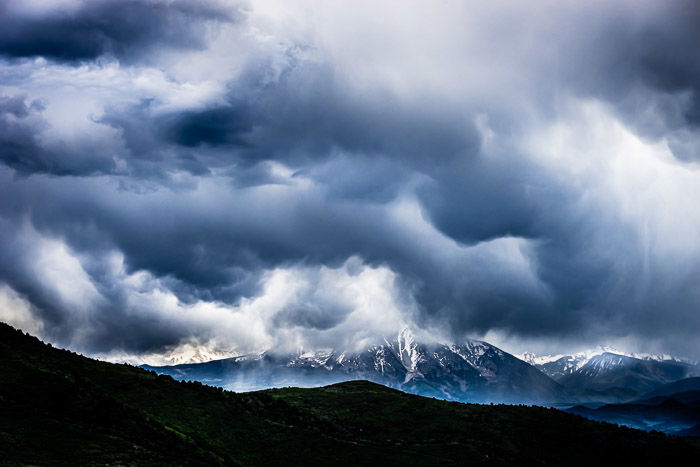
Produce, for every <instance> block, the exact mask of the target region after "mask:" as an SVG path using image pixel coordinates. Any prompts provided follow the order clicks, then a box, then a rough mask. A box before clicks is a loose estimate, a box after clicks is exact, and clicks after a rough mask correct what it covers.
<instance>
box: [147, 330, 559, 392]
mask: <svg viewBox="0 0 700 467" xmlns="http://www.w3.org/2000/svg"><path fill="white" fill-rule="evenodd" d="M143 368H146V369H150V370H153V371H156V372H158V373H162V374H168V375H170V376H172V377H173V378H176V379H183V380H197V381H202V382H206V383H207V384H213V385H216V386H221V387H225V388H228V389H233V390H255V389H265V388H268V387H281V386H288V385H295V386H314V385H316V386H318V385H323V384H332V383H335V382H340V381H346V380H354V379H367V380H369V381H374V382H377V383H380V384H384V385H386V386H389V387H394V388H397V389H401V390H403V391H407V392H411V393H415V394H420V395H427V396H431V397H439V398H442V399H447V400H458V401H466V402H513V403H515V402H517V403H521V402H530V403H550V402H553V401H557V400H560V399H565V398H566V393H565V390H564V388H563V387H562V386H561V385H559V384H558V383H556V382H555V381H553V380H552V379H551V378H549V377H547V376H546V375H544V374H542V373H541V372H540V371H539V370H537V369H536V368H535V367H533V366H531V365H529V364H527V363H525V362H523V361H521V360H519V359H518V358H516V357H514V356H512V355H511V354H509V353H507V352H505V351H503V350H501V349H499V348H497V347H495V346H493V345H491V344H489V343H487V342H483V341H478V340H468V341H466V342H464V343H462V344H445V343H439V342H420V341H418V340H416V338H415V336H414V334H413V333H412V332H411V330H410V329H408V328H403V329H401V330H400V331H399V332H398V333H397V335H396V336H394V337H393V338H392V337H385V338H383V339H382V340H381V341H380V342H377V343H376V344H375V345H371V346H369V347H367V348H366V349H364V350H362V351H359V352H348V351H335V350H323V351H317V352H298V353H295V354H284V353H281V354H280V353H275V352H264V353H261V354H251V355H246V356H242V357H233V358H230V359H223V360H217V361H213V362H208V363H203V364H185V365H172V366H161V367H155V366H150V365H144V366H143Z"/></svg>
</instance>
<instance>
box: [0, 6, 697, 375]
mask: <svg viewBox="0 0 700 467" xmlns="http://www.w3.org/2000/svg"><path fill="white" fill-rule="evenodd" d="M698 44H700V4H698V3H697V2H695V1H692V0H668V1H647V0H618V1H615V2H610V1H607V0H606V1H602V0H589V1H585V2H584V1H561V0H558V1H554V0H552V1H549V0H538V1H532V2H518V1H501V0H495V1H490V2H480V1H449V0H442V1H439V0H434V1H417V0H416V1H406V0H401V1H398V0H397V1H389V0H382V1H376V0H375V1H364V0H359V1H353V2H350V3H348V2H340V1H320V0H319V1H307V0H295V1H293V2H290V1H286V0H260V1H251V2H238V1H223V0H222V1H215V0H202V1H185V0H90V1H88V0H26V1H22V2H17V1H14V0H0V320H2V321H5V322H9V323H10V324H13V325H15V326H18V327H20V328H22V329H24V330H26V331H28V332H32V333H34V334H37V335H39V336H41V337H42V338H44V339H46V340H48V341H50V342H53V343H55V344H57V345H61V346H64V347H69V348H71V349H74V350H76V351H80V352H83V353H86V354H89V355H97V356H103V357H105V358H117V357H118V358H131V359H135V360H137V361H139V360H140V361H146V360H147V359H149V358H150V359H153V358H156V357H158V356H163V355H169V354H171V353H173V352H177V351H179V350H182V349H190V348H201V349H206V350H208V351H211V352H218V351H221V352H229V353H248V352H257V351H262V350H265V349H269V348H276V349H292V350H293V349H301V348H303V349H313V348H329V347H335V348H346V349H350V348H361V347H362V346H365V345H368V344H369V343H372V342H375V341H376V339H378V338H380V337H382V336H385V335H390V334H395V333H396V332H397V331H398V330H399V329H400V328H401V327H403V326H409V327H412V328H414V329H416V330H417V332H419V333H422V334H424V335H429V336H433V337H435V338H436V339H438V338H439V339H441V340H451V341H459V340H461V339H466V338H480V339H485V340H487V341H489V342H491V343H494V344H496V345H499V346H501V347H502V348H504V349H505V350H509V351H512V352H523V351H525V350H528V351H532V352H535V353H541V354H551V353H560V352H566V351H576V350H580V349H583V348H586V347H590V346H595V345H615V346H619V347H622V348H624V349H627V350H629V351H641V352H666V353H672V354H675V355H679V356H685V357H689V358H694V359H700V339H698V338H697V336H698V335H700V165H699V162H700V48H698Z"/></svg>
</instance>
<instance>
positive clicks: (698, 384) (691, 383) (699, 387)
mask: <svg viewBox="0 0 700 467" xmlns="http://www.w3.org/2000/svg"><path fill="white" fill-rule="evenodd" d="M689 391H700V377H693V378H684V379H681V380H678V381H674V382H672V383H668V384H665V385H663V386H661V387H660V388H657V389H655V390H653V391H650V392H648V393H646V394H644V396H642V398H643V399H650V398H652V397H657V396H670V395H672V394H677V393H680V392H689Z"/></svg>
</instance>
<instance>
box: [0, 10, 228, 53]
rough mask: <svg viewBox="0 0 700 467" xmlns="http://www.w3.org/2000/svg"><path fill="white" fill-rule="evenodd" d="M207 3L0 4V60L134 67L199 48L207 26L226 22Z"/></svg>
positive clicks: (223, 14)
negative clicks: (164, 51) (152, 57)
mask: <svg viewBox="0 0 700 467" xmlns="http://www.w3.org/2000/svg"><path fill="white" fill-rule="evenodd" d="M233 19H234V15H233V14H232V12H231V11H228V10H225V9H223V8H221V7H220V6H219V5H218V4H216V3H214V2H209V1H197V2H187V1H175V2H162V1H157V0H91V1H79V2H76V3H73V4H68V5H63V7H60V6H55V7H54V8H52V9H49V10H46V11H27V10H25V9H23V8H21V5H18V4H17V3H16V2H13V1H12V0H2V1H1V2H0V54H2V55H4V56H6V57H11V58H20V57H45V58H48V59H52V60H58V61H65V62H77V61H85V60H94V59H96V58H98V57H100V56H103V55H109V56H113V57H116V58H118V59H120V60H125V61H133V60H138V59H140V58H143V57H145V56H147V55H148V54H149V53H150V52H152V51H153V49H154V48H199V47H203V46H204V43H205V42H204V40H205V35H206V34H205V33H206V30H204V31H203V28H204V27H205V26H206V22H207V21H231V20H233Z"/></svg>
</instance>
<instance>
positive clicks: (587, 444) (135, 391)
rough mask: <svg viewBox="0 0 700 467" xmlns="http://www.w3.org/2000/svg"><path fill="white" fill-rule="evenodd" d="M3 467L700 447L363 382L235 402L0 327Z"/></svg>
mask: <svg viewBox="0 0 700 467" xmlns="http://www.w3.org/2000/svg"><path fill="white" fill-rule="evenodd" d="M0 378H1V379H0V463H2V464H3V465H29V464H31V465H105V464H110V465H111V464H119V465H127V464H135V465H271V464H278V465H279V464H280V463H284V464H285V465H320V464H325V465H328V464H331V463H333V464H335V465H352V464H355V465H367V464H374V463H379V464H384V465H398V464H410V465H458V464H459V465H463V464H466V463H475V464H482V465H513V464H514V463H515V464H518V465H583V464H592V463H598V464H602V465H605V464H610V463H613V462H616V463H618V462H623V461H624V462H634V463H636V464H637V465H649V464H653V463H659V464H664V465H670V464H674V463H680V462H682V461H683V460H684V459H688V458H689V457H691V456H698V455H699V454H700V450H698V448H697V447H695V446H694V445H692V444H691V443H690V442H688V441H686V440H683V439H679V438H672V437H668V436H665V435H660V434H656V433H644V432H641V431H637V430H632V429H627V428H620V427H616V426H613V425H608V424H604V423H598V422H593V421H588V420H584V419H583V418H580V417H577V416H574V415H570V414H566V413H563V412H560V411H558V410H554V409H545V408H539V407H524V406H505V405H494V406H490V405H469V404H460V403H455V402H446V401H440V400H433V399H430V398H424V397H419V396H413V395H408V394H405V393H402V392H399V391H395V390H392V389H388V388H386V387H383V386H379V385H376V384H372V383H368V382H362V381H358V382H350V383H341V384H337V385H333V386H328V387H325V388H316V389H296V388H288V389H278V390H269V391H261V392H256V393H246V394H235V393H230V392H225V391H222V390H220V389H218V388H213V387H208V386H203V385H201V384H199V383H184V382H176V381H174V380H172V379H171V378H170V377H167V376H156V375H155V374H154V373H153V372H149V371H145V370H142V369H139V368H135V367H132V366H127V365H115V364H110V363H105V362H99V361H96V360H92V359H89V358H85V357H82V356H79V355H76V354H73V353H71V352H68V351H65V350H58V349H55V348H52V347H50V346H49V345H46V344H43V343H42V342H40V341H39V340H38V339H36V338H33V337H30V336H28V335H25V334H24V333H22V332H20V331H17V330H15V329H13V328H11V327H9V326H7V325H4V324H2V325H0Z"/></svg>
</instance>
